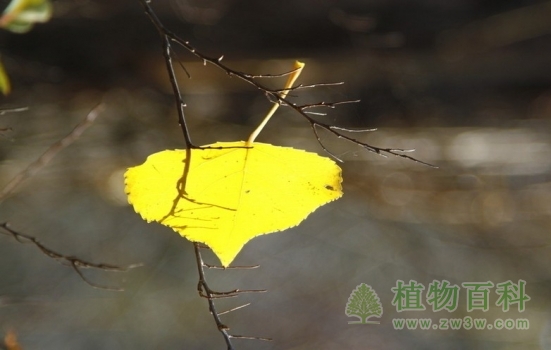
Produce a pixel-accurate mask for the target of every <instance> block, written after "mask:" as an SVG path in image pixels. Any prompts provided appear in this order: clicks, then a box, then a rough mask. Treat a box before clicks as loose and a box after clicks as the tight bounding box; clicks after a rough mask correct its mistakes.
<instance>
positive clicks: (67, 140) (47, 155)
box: [0, 104, 104, 202]
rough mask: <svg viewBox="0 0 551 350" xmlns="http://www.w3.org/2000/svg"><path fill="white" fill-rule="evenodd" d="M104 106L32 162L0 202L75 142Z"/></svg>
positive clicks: (96, 109) (0, 194) (1, 195)
mask: <svg viewBox="0 0 551 350" xmlns="http://www.w3.org/2000/svg"><path fill="white" fill-rule="evenodd" d="M103 109H104V106H103V104H99V105H97V106H96V107H94V109H92V110H91V111H90V113H88V115H87V116H86V118H84V119H83V120H82V121H81V122H80V123H78V124H77V126H75V128H74V129H73V130H72V131H71V132H70V133H69V134H68V135H67V136H65V137H64V138H62V139H61V140H59V141H57V142H55V143H54V144H52V145H50V147H48V149H47V150H46V152H44V153H43V154H42V155H41V156H40V157H38V159H37V160H35V161H34V162H32V163H31V164H29V165H28V166H27V168H26V169H24V170H23V171H21V172H20V173H19V174H17V175H16V176H15V177H14V178H13V179H11V181H10V182H8V183H7V184H6V186H4V188H3V189H2V190H1V191H0V202H2V201H3V200H4V199H6V198H7V197H8V196H9V195H10V194H11V193H13V191H14V190H15V189H16V188H17V187H18V186H19V185H20V184H21V183H22V182H23V181H25V180H26V179H28V178H29V177H31V176H33V175H34V174H36V173H37V172H38V171H40V170H41V169H42V168H44V167H45V166H46V165H48V163H49V162H50V161H51V160H52V159H53V158H54V157H55V156H56V155H57V154H58V153H59V152H60V151H61V150H63V149H65V148H67V147H68V146H69V145H70V144H72V143H73V142H75V141H76V140H77V139H78V138H79V137H80V136H81V135H82V133H83V132H84V131H85V130H86V129H88V127H90V125H92V123H93V122H94V121H95V120H96V118H97V116H98V115H99V113H100V112H101V111H103Z"/></svg>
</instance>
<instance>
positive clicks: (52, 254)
mask: <svg viewBox="0 0 551 350" xmlns="http://www.w3.org/2000/svg"><path fill="white" fill-rule="evenodd" d="M0 233H2V234H4V235H6V236H12V237H13V238H14V239H15V240H16V241H18V242H19V243H23V244H25V243H30V244H33V245H34V246H35V247H37V248H38V249H39V250H40V251H41V252H42V253H44V255H46V256H47V257H49V258H52V259H54V260H57V261H58V262H59V263H61V264H62V265H65V266H70V267H71V268H72V269H73V270H74V271H75V272H76V273H77V274H78V275H79V277H80V278H81V279H82V280H83V281H84V282H86V283H87V284H89V285H90V286H92V287H94V288H98V289H107V290H112V291H123V290H124V289H122V288H117V287H109V286H103V285H99V284H96V283H93V282H91V281H90V280H89V279H87V278H86V277H85V276H84V274H83V273H82V269H89V268H93V269H99V270H104V271H112V272H126V271H128V270H130V269H134V268H136V267H140V266H142V264H132V265H128V266H117V265H111V264H103V263H99V264H98V263H92V262H89V261H85V260H82V259H79V258H76V257H73V256H68V255H65V254H61V253H58V252H56V251H54V250H52V249H50V248H48V247H46V246H45V245H44V244H42V243H40V241H39V240H38V239H36V238H35V237H33V236H29V235H26V234H23V233H21V232H17V231H15V230H13V229H12V228H11V227H10V226H9V224H8V223H7V222H3V223H0Z"/></svg>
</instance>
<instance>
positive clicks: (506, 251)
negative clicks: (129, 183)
mask: <svg viewBox="0 0 551 350" xmlns="http://www.w3.org/2000/svg"><path fill="white" fill-rule="evenodd" d="M152 5H153V7H154V9H155V10H156V11H157V14H158V15H159V16H160V17H161V18H162V20H163V21H164V22H165V24H166V25H167V27H169V28H171V29H172V30H174V31H175V32H177V33H178V34H179V35H181V36H182V37H183V38H186V39H189V40H190V41H191V43H192V44H193V45H195V46H196V47H197V48H198V49H200V50H201V51H203V52H204V53H207V54H209V55H212V56H216V57H217V56H220V55H222V54H223V55H224V56H225V58H224V62H225V63H226V64H228V65H229V66H231V67H235V68H236V69H238V70H241V71H245V72H248V73H254V74H266V73H280V72H284V71H288V70H289V69H290V67H291V65H292V62H293V61H294V60H295V59H300V60H303V61H304V62H306V68H305V70H304V72H303V75H302V76H301V78H300V80H299V81H300V82H301V83H305V84H310V83H321V82H340V81H342V82H345V84H344V85H343V86H332V87H320V88H315V89H308V90H301V91H300V93H298V92H297V93H296V96H294V98H295V100H296V101H297V102H302V103H308V102H319V101H340V100H354V99H360V100H361V102H360V103H357V104H353V105H345V106H340V107H339V108H337V109H335V110H330V111H329V114H328V115H327V116H326V117H320V118H322V119H323V120H324V121H327V122H331V123H333V124H335V125H339V126H345V127H363V128H378V130H377V131H373V132H369V133H365V134H361V135H359V136H358V137H359V138H360V139H361V140H362V141H364V142H368V143H370V144H373V145H376V146H380V147H393V148H408V149H409V148H414V149H416V151H415V153H414V156H415V157H417V158H419V159H421V160H423V161H426V162H429V163H432V164H434V165H437V166H438V167H439V168H438V169H433V168H429V167H427V166H423V165H421V164H418V163H414V162H410V161H406V160H404V159H400V158H393V157H391V158H383V157H380V156H378V155H375V154H372V153H368V152H366V151H365V150H362V149H360V148H359V147H357V146H356V145H354V144H351V143H346V142H345V141H343V140H337V139H334V138H333V137H332V136H331V135H328V134H322V139H323V142H324V143H325V144H326V145H327V146H328V147H329V148H330V149H331V150H332V151H333V152H334V153H335V154H337V155H338V156H339V157H341V158H342V159H343V160H344V163H343V164H342V168H343V176H344V182H343V186H344V196H343V197H342V198H341V199H339V200H338V201H336V202H333V203H330V204H329V205H327V206H325V207H323V208H321V209H319V210H318V211H316V212H315V213H313V214H312V215H311V216H310V217H308V219H307V220H306V221H304V222H303V223H302V224H301V225H300V226H299V227H296V228H293V229H290V230H287V231H285V232H283V233H276V234H271V235H267V236H262V237H258V238H255V239H253V240H252V241H251V242H250V243H248V244H247V245H246V246H245V248H244V249H243V251H242V252H241V253H240V255H239V256H238V258H237V259H236V261H235V264H236V265H254V264H259V265H261V267H260V268H259V269H256V270H237V271H233V270H227V271H209V272H208V280H209V282H210V283H211V286H212V287H213V288H215V289H217V290H231V289H234V288H240V289H247V288H264V289H267V290H268V292H267V293H265V294H252V295H246V296H243V297H240V298H238V299H229V300H224V301H221V302H220V303H219V305H220V306H219V310H225V309H229V308H232V307H235V306H238V305H241V304H243V303H248V302H250V303H252V305H250V306H249V307H247V308H245V309H242V310H240V311H236V312H233V313H230V314H228V315H225V316H223V320H224V322H225V323H226V324H227V325H229V326H230V327H231V332H232V333H234V334H243V335H253V336H262V337H271V338H273V339H274V341H273V342H270V343H264V342H258V341H254V340H248V341H247V340H235V345H236V348H237V349H551V297H550V295H551V293H550V291H551V269H550V267H551V245H550V244H551V237H550V228H551V157H550V156H549V155H550V153H551V136H550V132H549V131H550V129H551V69H549V66H550V63H551V36H550V33H551V20H550V18H551V2H550V1H521V0H517V1H504V0H499V1H498V0H483V1H482V0H476V1H475V0H447V1H437V0H416V1H406V0H391V1H388V0H387V1H380V0H362V1H360V0H349V1H334V0H333V1H330V0H326V1H319V0H317V1H313V0H294V1H254V0H246V1H245V0H242V1H232V0H209V1H205V0H202V1H199V0H154V1H153V2H152ZM53 9H54V11H53V17H52V19H51V20H50V21H49V22H48V23H45V24H40V25H37V26H36V27H34V28H33V30H32V31H31V32H29V33H27V34H23V35H20V34H14V33H10V32H7V31H3V32H1V33H0V52H1V54H2V60H3V63H4V66H5V68H6V71H7V72H8V75H9V76H10V80H11V83H12V92H11V94H10V95H9V96H7V97H3V98H1V102H0V108H3V109H4V108H17V107H28V108H29V109H28V111H24V112H19V113H7V114H3V115H0V129H7V128H10V129H11V131H10V130H5V131H2V132H1V134H0V188H1V187H3V186H4V185H5V184H7V183H8V182H9V180H10V179H11V178H13V177H14V176H15V175H16V174H17V173H18V172H20V171H22V170H23V169H25V167H26V166H27V165H28V164H29V163H31V162H32V161H33V160H35V159H36V158H37V157H38V156H40V154H42V153H43V152H44V151H45V150H46V149H47V148H48V147H49V146H50V145H51V144H53V143H54V142H56V141H58V140H59V139H61V138H62V137H63V136H65V135H66V134H68V133H69V132H70V131H71V130H72V128H73V127H74V126H75V125H76V124H78V123H79V121H80V120H82V119H83V118H84V117H85V116H86V114H87V113H88V112H89V111H90V110H91V109H92V108H93V107H95V106H96V105H97V104H98V103H101V102H103V103H105V111H104V112H102V113H101V115H100V116H99V117H98V119H97V121H96V122H95V123H94V124H93V125H92V126H91V127H90V128H89V129H88V130H87V131H86V132H85V133H84V134H83V135H82V136H81V137H80V138H79V140H78V141H76V142H75V143H74V144H73V145H71V146H70V147H68V148H67V149H65V150H63V151H62V152H61V153H60V154H59V155H58V156H57V157H56V158H55V159H54V160H53V161H52V162H51V163H50V164H49V165H48V166H47V167H45V168H43V169H42V170H41V171H40V172H39V173H38V174H36V175H35V176H34V177H32V178H30V179H29V180H27V181H26V182H24V183H23V185H22V186H20V187H19V188H18V189H17V191H15V192H14V193H13V194H12V195H11V196H10V197H9V198H7V199H5V200H4V201H3V202H2V203H0V222H5V221H8V222H10V223H11V225H12V228H14V229H16V230H17V231H19V232H22V233H25V234H28V235H32V236H35V237H37V238H38V239H39V240H40V241H41V242H42V243H43V244H45V245H47V246H48V247H50V248H52V249H53V250H55V251H58V252H62V253H65V254H67V255H73V256H77V257H79V258H81V259H84V260H89V261H93V262H98V263H99V262H105V263H111V264H118V265H121V266H124V265H128V264H133V263H143V264H144V266H143V267H141V268H138V269H134V270H131V271H129V272H126V273H109V272H103V271H92V270H86V271H84V272H85V274H86V276H87V277H88V278H89V279H91V280H92V281H94V282H96V283H98V284H107V285H111V286H119V287H123V288H124V289H125V291H124V292H110V291H105V290H98V289H94V288H91V287H90V286H89V285H87V284H85V283H84V282H83V281H82V280H81V279H80V278H79V276H78V275H77V274H76V273H75V272H74V271H72V270H71V269H70V268H68V267H64V266H62V265H60V264H58V263H56V262H55V261H54V260H52V259H50V258H48V257H46V256H44V255H43V254H41V253H40V251H38V250H37V249H36V248H35V247H33V246H31V245H22V244H20V243H18V242H16V241H15V240H14V239H12V238H10V237H8V236H3V235H0V332H1V333H2V336H4V335H5V334H8V332H10V330H11V331H13V332H14V334H16V336H17V338H18V341H19V343H20V344H21V346H22V348H23V349H25V350H31V349H42V350H48V349H56V350H58V349H208V350H210V349H213V350H214V349H225V344H224V342H223V339H222V337H221V335H220V334H219V333H218V332H217V329H216V327H215V324H214V321H213V320H212V317H211V315H210V314H209V312H208V307H207V303H206V301H205V300H204V299H201V298H200V297H199V296H198V295H197V292H196V284H197V278H198V277H197V271H196V266H195V260H194V255H193V246H192V244H191V243H189V242H188V241H186V240H184V239H182V238H180V237H179V236H178V235H177V234H176V233H174V232H172V231H171V230H170V229H168V228H165V227H162V226H161V225H158V224H147V223H145V222H144V221H142V220H141V218H140V217H139V216H138V215H137V214H135V213H134V212H133V210H132V208H131V207H130V206H129V205H128V204H127V202H126V197H125V194H124V191H123V173H124V171H125V169H126V168H127V167H129V166H134V165H136V164H141V163H142V162H143V161H144V160H145V158H146V157H147V155H149V154H151V153H154V152H157V151H160V150H164V149H173V148H182V147H183V146H184V140H183V137H182V135H181V131H180V129H179V126H178V125H177V122H176V121H177V116H176V109H175V108H174V106H173V96H172V95H171V90H170V85H169V83H168V79H167V75H166V71H165V66H164V61H163V58H162V53H161V43H160V41H159V38H158V35H157V32H156V30H155V28H154V27H153V26H152V24H151V23H150V21H149V20H148V19H147V18H146V16H145V15H144V14H143V11H142V7H141V5H140V4H139V2H138V1H137V0H125V1H122V0H97V1H93V0H58V1H54V2H53ZM178 58H179V59H180V61H181V62H182V63H183V65H184V66H185V68H186V69H187V70H188V71H189V73H190V74H191V79H188V78H187V77H186V75H185V72H183V70H180V71H179V73H178V74H179V77H180V78H181V79H180V84H181V87H182V89H183V94H184V99H185V101H186V103H187V106H188V107H187V108H186V113H187V118H188V123H189V126H190V128H191V135H192V137H193V139H194V141H195V142H196V143H197V144H209V143H212V142H215V141H230V140H243V139H245V138H246V137H247V136H248V135H249V133H250V132H251V131H252V130H253V129H254V126H255V125H256V124H258V122H259V121H260V120H261V119H262V117H263V116H264V114H265V113H266V112H267V110H268V109H269V107H270V104H269V102H268V101H267V100H266V98H265V97H264V96H263V95H262V93H260V92H259V91H257V90H255V89H254V88H252V87H251V86H248V85H246V84H245V83H243V82H241V81H239V80H238V79H235V78H229V77H228V76H227V75H226V74H225V73H224V72H222V71H219V70H217V69H216V68H214V67H212V66H203V62H200V61H198V60H197V59H195V58H194V57H193V56H191V55H190V54H189V53H187V52H185V51H184V50H178ZM267 83H268V84H271V86H282V85H283V83H284V79H282V80H271V81H269V82H267ZM258 140H259V141H262V142H270V143H274V144H278V145H287V146H293V147H296V148H303V149H307V150H311V151H315V152H318V153H320V154H323V151H322V150H321V148H320V147H319V145H318V144H317V142H316V140H315V138H314V135H313V134H312V132H311V130H310V129H309V125H308V124H307V123H306V121H305V120H303V119H302V118H301V117H300V116H299V115H297V114H295V113H293V112H292V111H291V110H287V109H285V108H281V109H280V110H279V111H278V113H277V115H276V117H275V118H274V119H273V120H272V121H271V122H270V124H269V125H268V127H267V128H266V129H265V130H264V131H263V133H262V134H261V136H260V137H259V139H258ZM206 259H207V260H208V261H209V262H211V263H216V258H215V257H214V256H212V255H211V254H206ZM520 279H522V280H525V281H526V293H527V294H528V295H529V296H530V298H531V300H530V301H529V302H527V303H526V311H524V312H523V313H520V312H518V311H517V308H516V307H515V306H513V307H512V308H511V310H510V311H509V312H504V311H503V310H502V308H501V307H499V306H496V305H495V302H496V301H497V294H496V293H495V289H492V291H491V293H490V307H489V310H488V312H485V313H484V312H481V311H474V312H470V313H469V312H467V305H466V302H465V290H464V289H462V290H461V292H460V302H459V306H458V308H457V310H456V311H454V312H452V313H448V312H447V311H441V312H433V311H432V310H430V307H429V306H428V304H426V306H427V310H426V311H409V312H402V313H398V312H397V310H396V307H395V306H393V305H392V304H391V303H392V299H393V297H394V294H393V292H392V291H391V288H392V287H394V286H396V283H397V281H398V280H403V281H406V282H409V281H410V280H414V281H417V282H419V283H422V284H424V286H425V287H426V288H428V284H429V283H430V282H432V281H433V280H438V281H442V280H447V281H449V282H450V283H452V284H457V285H459V286H461V283H465V282H486V281H491V282H493V283H494V284H497V283H501V282H505V281H507V280H511V281H513V282H515V283H516V282H517V281H518V280H520ZM360 283H366V284H368V285H370V286H371V287H373V289H374V290H375V291H376V292H377V293H378V296H379V297H380V299H381V303H382V306H383V316H382V318H381V319H380V322H381V323H380V324H379V325H361V326H360V325H349V324H348V321H351V320H354V319H351V318H349V317H347V316H346V315H345V306H346V303H347V301H348V297H349V296H350V293H351V292H352V290H353V289H354V288H355V287H356V286H357V285H359V284H360ZM464 316H471V317H473V318H481V317H484V318H487V319H488V320H489V321H490V322H493V320H495V319H498V318H501V319H508V318H511V319H516V318H526V319H528V320H529V322H530V327H529V329H528V330H506V329H503V330H495V329H494V330H474V329H471V330H465V329H462V330H420V329H417V330H395V329H394V328H393V327H392V319H393V318H418V317H422V318H431V319H432V320H433V321H434V322H437V320H438V319H439V318H462V317H464Z"/></svg>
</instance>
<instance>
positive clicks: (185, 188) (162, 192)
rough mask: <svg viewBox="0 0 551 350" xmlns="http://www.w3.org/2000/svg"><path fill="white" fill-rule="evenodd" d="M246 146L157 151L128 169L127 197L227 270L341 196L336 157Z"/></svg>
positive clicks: (233, 144)
mask: <svg viewBox="0 0 551 350" xmlns="http://www.w3.org/2000/svg"><path fill="white" fill-rule="evenodd" d="M245 145H246V143H245V142H243V141H239V142H218V143H215V144H213V145H210V147H212V148H209V149H192V150H188V151H186V150H173V151H171V150H166V151H162V152H159V153H155V154H153V155H151V156H149V157H148V158H147V160H146V162H145V163H144V164H142V165H139V166H136V167H133V168H130V169H128V171H127V172H126V174H125V183H126V193H127V194H128V200H129V202H130V203H131V204H132V205H133V206H134V209H135V210H136V212H137V213H139V214H140V215H141V216H142V217H143V218H144V219H145V220H146V221H148V222H151V221H156V222H160V223H161V224H163V225H166V226H169V227H171V228H173V229H174V230H175V231H177V232H178V233H180V234H181V235H182V236H184V237H186V238H187V239H189V240H191V241H193V242H201V243H204V244H206V245H208V246H209V247H210V248H211V249H212V250H213V251H214V253H216V255H217V256H218V258H219V259H220V261H221V263H222V265H223V266H228V265H229V264H230V263H231V262H232V261H233V259H234V258H235V256H236V255H237V253H239V251H240V250H241V248H242V247H243V245H244V244H245V243H247V242H248V241H249V240H250V239H252V238H254V237H256V236H258V235H262V234H266V233H270V232H275V231H281V230H285V229H287V228H289V227H293V226H296V225H298V224H299V223H300V222H301V221H302V220H304V219H305V218H306V217H307V216H308V214H310V213H311V212H312V211H314V210H315V209H316V208H318V207H320V206H322V205H324V204H326V203H328V202H330V201H333V200H335V199H337V198H339V197H340V196H341V195H342V190H341V182H342V178H341V169H340V168H339V167H338V166H337V164H335V162H333V161H332V160H330V159H328V158H325V157H321V156H319V155H317V154H315V153H310V152H306V151H303V150H297V149H293V148H288V147H278V146H273V145H269V144H263V143H253V144H252V145H251V146H250V147H245ZM186 152H190V154H191V157H190V160H189V161H186ZM186 164H187V165H186ZM186 166H188V168H187V169H186ZM184 173H186V175H184Z"/></svg>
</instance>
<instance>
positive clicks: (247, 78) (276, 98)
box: [138, 0, 436, 168]
mask: <svg viewBox="0 0 551 350" xmlns="http://www.w3.org/2000/svg"><path fill="white" fill-rule="evenodd" d="M138 1H139V2H140V3H141V4H142V6H143V8H144V10H145V13H146V14H147V16H148V17H149V19H150V20H151V21H152V22H153V24H154V25H155V27H156V28H157V30H158V31H159V34H160V35H161V37H162V39H163V47H164V48H165V50H164V54H165V61H166V63H167V69H168V72H169V77H170V81H171V84H172V86H173V90H174V95H175V98H176V100H177V105H178V115H179V122H180V125H181V127H182V131H183V133H184V137H185V139H186V144H187V146H188V147H191V148H198V147H197V146H195V145H193V143H191V140H190V137H189V130H188V128H187V124H186V122H185V119H184V115H183V107H182V106H183V105H184V104H183V101H182V97H181V94H180V90H179V88H178V84H177V81H176V77H175V74H174V68H173V66H172V58H171V47H170V43H171V42H174V43H177V44H178V45H179V46H181V47H183V48H184V49H186V50H187V51H188V52H190V53H191V54H193V55H195V56H196V57H197V58H199V59H200V60H202V61H203V62H204V63H205V64H207V63H209V64H211V65H213V66H215V67H217V68H219V69H221V70H222V71H224V72H225V73H226V74H227V75H229V76H231V77H236V78H239V79H241V80H243V81H244V82H246V83H248V84H250V85H252V86H254V87H255V88H257V89H258V90H260V91H262V92H263V93H264V94H265V95H266V97H267V98H268V100H270V101H271V102H273V103H279V104H282V105H285V106H288V107H290V108H292V109H294V110H295V111H296V112H297V113H298V114H299V115H301V116H302V117H304V118H305V119H306V120H307V121H308V122H309V123H310V127H311V129H312V131H313V133H314V135H315V137H316V139H317V141H318V143H319V144H320V146H321V147H322V149H323V150H324V151H325V152H327V153H328V154H329V155H330V156H332V157H333V158H335V159H336V160H338V161H340V162H342V161H343V160H342V159H340V158H339V157H337V156H336V155H335V154H334V153H332V152H331V151H330V150H328V149H327V148H326V147H325V145H324V144H323V142H322V141H321V139H320V137H319V135H318V133H317V129H316V128H322V129H325V130H327V131H329V132H331V133H332V134H333V135H334V136H336V137H337V138H343V139H345V140H348V141H350V142H352V143H355V144H357V145H358V146H360V147H362V148H364V149H365V150H367V151H369V152H373V153H376V154H378V155H385V154H386V155H393V156H396V157H401V158H405V159H408V160H411V161H414V162H416V163H420V164H423V165H427V166H430V167H433V168H436V167H435V166H434V165H432V164H429V163H426V162H423V161H421V160H418V159H416V158H414V157H411V156H407V155H404V154H401V153H400V152H403V150H394V149H389V148H383V147H376V146H373V145H370V144H368V143H365V142H361V141H359V140H356V139H354V138H351V137H348V136H346V135H344V134H342V133H341V132H340V131H338V129H333V127H334V125H329V124H326V123H322V122H319V121H317V120H315V119H313V118H312V117H311V116H310V115H309V114H308V113H307V112H306V109H309V108H313V107H329V108H333V107H335V106H337V105H339V104H343V103H352V102H354V101H342V102H334V103H328V102H320V103H315V104H309V105H303V106H298V105H296V104H294V103H292V102H291V101H289V100H288V99H287V98H286V97H285V96H284V95H283V94H281V91H280V90H278V89H271V88H268V87H267V86H265V85H263V84H262V83H260V82H259V81H258V79H257V78H262V77H276V76H278V75H277V74H272V75H253V74H248V73H244V72H240V71H237V70H235V69H233V68H231V67H229V66H228V65H226V64H224V63H222V60H221V57H211V56H208V55H205V54H203V53H202V52H200V51H198V50H197V49H196V48H195V47H194V46H192V45H191V44H190V43H189V41H186V40H184V39H182V38H180V37H179V36H178V35H176V34H175V33H174V32H172V31H171V30H169V29H168V28H166V27H165V26H164V25H163V23H162V22H161V20H160V19H159V18H158V17H157V15H156V14H155V13H154V11H153V9H152V8H151V6H150V4H149V2H148V1H147V0H138ZM222 57H223V56H222ZM292 73H293V71H290V72H285V73H281V74H280V76H285V75H289V74H292ZM318 85H320V84H318ZM313 86H315V85H313ZM298 88H300V85H299V86H298V87H291V88H289V89H288V90H294V89H298Z"/></svg>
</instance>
